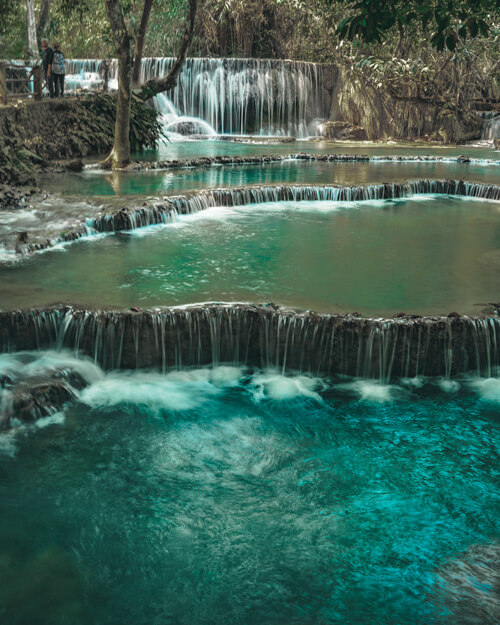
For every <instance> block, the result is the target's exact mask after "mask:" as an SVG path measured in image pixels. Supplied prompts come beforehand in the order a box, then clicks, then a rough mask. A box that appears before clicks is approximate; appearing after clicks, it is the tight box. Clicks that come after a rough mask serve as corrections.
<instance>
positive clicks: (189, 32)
mask: <svg viewBox="0 0 500 625" xmlns="http://www.w3.org/2000/svg"><path fill="white" fill-rule="evenodd" d="M197 8H198V0H189V15H188V19H187V23H186V30H185V31H184V36H183V38H182V44H181V49H180V51H179V54H178V56H177V59H176V61H175V63H174V64H173V66H172V69H171V70H170V71H169V73H168V74H167V76H165V78H153V79H152V80H148V82H147V83H145V84H144V85H143V86H142V88H141V90H140V91H139V93H138V96H139V97H140V98H141V99H142V100H147V99H148V98H151V97H153V96H154V95H156V94H157V93H162V92H163V91H168V90H169V89H172V88H173V87H175V85H176V84H177V77H178V76H179V74H180V72H181V69H182V66H183V65H184V61H185V60H186V55H187V51H188V48H189V44H190V43H191V40H192V38H193V32H194V22H195V18H196V10H197Z"/></svg>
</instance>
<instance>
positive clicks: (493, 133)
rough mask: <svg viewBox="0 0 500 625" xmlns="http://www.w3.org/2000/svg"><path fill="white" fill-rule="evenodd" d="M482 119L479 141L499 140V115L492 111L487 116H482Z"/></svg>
mask: <svg viewBox="0 0 500 625" xmlns="http://www.w3.org/2000/svg"><path fill="white" fill-rule="evenodd" d="M483 119H484V122H483V130H482V133H481V139H483V140H484V141H494V140H495V139H500V113H498V112H493V111H492V112H491V113H489V114H488V115H483Z"/></svg>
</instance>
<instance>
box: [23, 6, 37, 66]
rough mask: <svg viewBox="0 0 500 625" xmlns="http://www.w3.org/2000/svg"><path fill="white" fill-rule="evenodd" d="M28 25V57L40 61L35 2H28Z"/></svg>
mask: <svg viewBox="0 0 500 625" xmlns="http://www.w3.org/2000/svg"><path fill="white" fill-rule="evenodd" d="M26 24H27V26H28V45H27V50H26V51H27V54H28V57H30V58H33V59H39V58H40V55H39V53H38V43H37V40H36V22H35V4H34V0H26Z"/></svg>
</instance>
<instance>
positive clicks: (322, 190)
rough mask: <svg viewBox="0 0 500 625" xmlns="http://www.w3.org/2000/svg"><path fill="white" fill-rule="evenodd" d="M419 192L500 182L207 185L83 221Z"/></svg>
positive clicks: (114, 227) (134, 220)
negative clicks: (229, 186)
mask: <svg viewBox="0 0 500 625" xmlns="http://www.w3.org/2000/svg"><path fill="white" fill-rule="evenodd" d="M419 194H445V195H459V196H464V197H474V198H482V199H487V200H500V186H498V185H486V184H479V183H473V182H463V181H462V180H413V181H410V182H407V183H385V184H373V185H360V186H352V187H346V186H335V185H328V186H326V185H272V186H258V187H240V188H230V189H209V190H204V191H200V192H197V193H194V194H192V195H183V196H172V197H168V198H164V200H163V201H162V202H158V203H156V204H154V205H152V206H141V207H138V208H123V209H121V210H119V211H113V212H109V213H108V212H105V213H104V214H102V215H99V216H97V217H96V218H93V219H89V220H87V222H86V226H87V229H88V231H89V232H92V231H95V232H118V231H120V230H133V229H135V228H142V227H145V226H151V225H155V224H161V223H168V222H170V221H172V220H174V219H175V217H176V216H177V215H186V214H191V213H197V212H200V211H202V210H205V209H208V208H212V207H215V206H243V205H248V204H262V203H265V202H283V201H293V202H300V201H309V202H311V201H325V200H326V201H332V202H341V201H348V202H359V201H363V200H385V199H393V198H403V197H408V198H409V197H412V196H414V195H419Z"/></svg>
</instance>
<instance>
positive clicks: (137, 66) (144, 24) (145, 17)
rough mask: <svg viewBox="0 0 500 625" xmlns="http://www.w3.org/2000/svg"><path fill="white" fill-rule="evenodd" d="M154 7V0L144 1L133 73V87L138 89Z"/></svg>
mask: <svg viewBox="0 0 500 625" xmlns="http://www.w3.org/2000/svg"><path fill="white" fill-rule="evenodd" d="M152 6H153V0H144V9H143V11H142V18H141V23H140V25H139V32H138V34H137V44H136V48H135V59H134V71H133V73H132V86H133V87H138V86H139V81H140V78H141V61H142V52H143V50H144V39H145V38H146V30H147V28H148V21H149V16H150V14H151V7H152Z"/></svg>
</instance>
